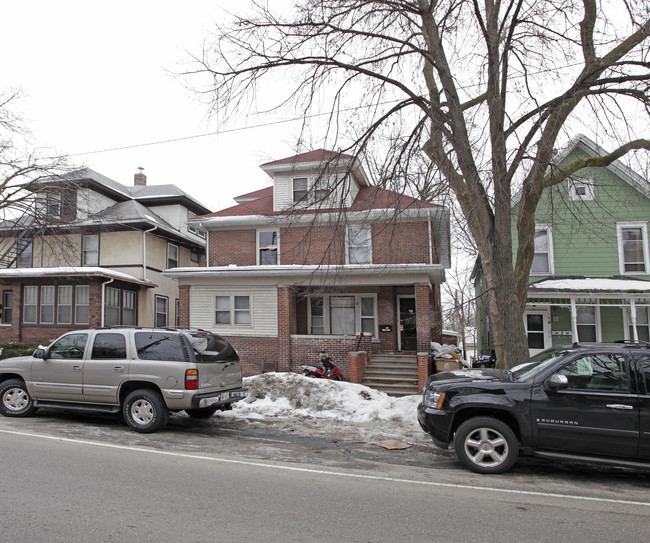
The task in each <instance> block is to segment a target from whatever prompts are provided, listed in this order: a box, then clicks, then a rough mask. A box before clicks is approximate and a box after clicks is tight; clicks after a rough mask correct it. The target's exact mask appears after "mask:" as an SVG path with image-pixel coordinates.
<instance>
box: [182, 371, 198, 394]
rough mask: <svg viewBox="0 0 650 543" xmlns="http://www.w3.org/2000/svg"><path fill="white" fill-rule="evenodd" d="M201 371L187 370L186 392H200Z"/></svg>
mask: <svg viewBox="0 0 650 543" xmlns="http://www.w3.org/2000/svg"><path fill="white" fill-rule="evenodd" d="M198 388H199V370H185V390H198Z"/></svg>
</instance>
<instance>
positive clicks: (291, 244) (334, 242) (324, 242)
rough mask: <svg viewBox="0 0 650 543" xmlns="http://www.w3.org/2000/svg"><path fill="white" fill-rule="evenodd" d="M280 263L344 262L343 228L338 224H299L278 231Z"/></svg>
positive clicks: (333, 263) (329, 263) (337, 263)
mask: <svg viewBox="0 0 650 543" xmlns="http://www.w3.org/2000/svg"><path fill="white" fill-rule="evenodd" d="M280 261H281V263H282V264H298V265H319V264H325V265H340V264H345V236H344V228H343V227H341V226H339V227H336V226H334V225H332V226H301V227H293V228H284V229H282V230H281V231H280Z"/></svg>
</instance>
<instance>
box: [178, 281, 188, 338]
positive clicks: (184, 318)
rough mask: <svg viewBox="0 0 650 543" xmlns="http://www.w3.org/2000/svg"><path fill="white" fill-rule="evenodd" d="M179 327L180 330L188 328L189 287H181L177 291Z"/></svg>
mask: <svg viewBox="0 0 650 543" xmlns="http://www.w3.org/2000/svg"><path fill="white" fill-rule="evenodd" d="M178 311H179V312H180V315H179V325H180V327H181V328H189V327H190V287H188V286H183V287H179V289H178Z"/></svg>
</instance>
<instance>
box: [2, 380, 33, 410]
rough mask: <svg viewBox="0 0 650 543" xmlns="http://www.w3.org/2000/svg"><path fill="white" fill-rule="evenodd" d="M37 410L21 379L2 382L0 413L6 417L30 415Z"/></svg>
mask: <svg viewBox="0 0 650 543" xmlns="http://www.w3.org/2000/svg"><path fill="white" fill-rule="evenodd" d="M37 410H38V407H34V402H33V401H32V398H31V396H30V395H29V392H27V387H26V386H25V383H23V382H22V381H21V380H20V379H9V380H7V381H5V382H3V383H2V384H0V413H2V414H3V415H4V416H5V417H29V416H30V415H33V414H34V413H35V412H36V411H37Z"/></svg>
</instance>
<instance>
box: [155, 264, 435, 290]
mask: <svg viewBox="0 0 650 543" xmlns="http://www.w3.org/2000/svg"><path fill="white" fill-rule="evenodd" d="M163 275H166V276H169V277H173V278H175V279H178V280H179V281H180V283H181V284H190V283H191V282H192V280H194V279H213V278H219V279H220V280H224V279H234V280H238V279H239V280H240V279H251V280H255V281H256V282H264V283H270V284H275V285H278V284H282V283H283V281H285V282H286V283H289V284H299V285H303V286H308V285H327V286H345V285H352V284H354V285H358V284H370V285H407V284H415V283H428V284H430V285H437V284H440V283H443V282H444V281H445V268H444V266H442V265H441V264H348V265H345V266H325V265H323V266H317V265H313V266H298V265H289V266H286V265H285V266H283V265H272V266H234V265H233V266H212V267H205V268H173V269H168V270H165V271H164V272H163Z"/></svg>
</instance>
